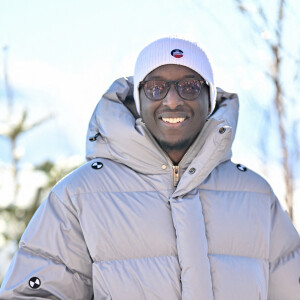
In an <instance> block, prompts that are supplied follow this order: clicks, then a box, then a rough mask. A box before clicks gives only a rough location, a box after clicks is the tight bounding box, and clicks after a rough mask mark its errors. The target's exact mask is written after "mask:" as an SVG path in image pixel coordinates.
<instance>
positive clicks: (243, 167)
mask: <svg viewBox="0 0 300 300" xmlns="http://www.w3.org/2000/svg"><path fill="white" fill-rule="evenodd" d="M236 167H237V168H238V170H240V171H241V172H246V171H247V168H246V167H245V166H243V165H241V164H237V165H236Z"/></svg>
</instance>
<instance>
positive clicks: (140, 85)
mask: <svg viewBox="0 0 300 300" xmlns="http://www.w3.org/2000/svg"><path fill="white" fill-rule="evenodd" d="M189 79H190V80H197V81H199V82H200V89H199V93H197V95H196V96H195V97H193V98H189V99H188V98H184V97H182V96H181V95H180V93H179V91H178V83H179V82H180V81H183V80H189ZM150 81H163V82H165V84H166V86H167V92H166V94H165V95H164V96H163V97H161V98H158V99H155V98H150V97H148V95H147V93H146V91H145V85H146V84H147V83H148V82H150ZM204 83H205V84H206V85H207V86H208V83H207V81H206V80H201V79H197V78H183V79H179V80H171V81H165V80H162V79H151V80H146V81H141V82H140V83H139V88H141V87H142V88H143V90H144V93H145V96H146V97H147V98H148V99H149V100H151V101H161V100H163V99H164V98H165V97H166V96H167V95H168V93H169V91H170V88H171V85H172V84H173V85H174V86H175V90H176V92H177V94H178V96H179V97H180V98H182V99H184V100H187V101H193V100H195V99H196V98H197V97H198V96H199V95H200V93H201V90H202V85H203V84H204Z"/></svg>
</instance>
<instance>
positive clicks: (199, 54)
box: [134, 37, 216, 114]
mask: <svg viewBox="0 0 300 300" xmlns="http://www.w3.org/2000/svg"><path fill="white" fill-rule="evenodd" d="M168 64H175V65H182V66H186V67H188V68H190V69H192V70H194V71H195V72H197V73H198V74H200V75H201V76H202V77H203V79H205V80H206V81H207V83H208V84H209V93H210V112H209V113H210V114H211V113H212V111H213V110H214V107H215V100H216V88H215V85H214V76H213V71H212V68H211V65H210V62H209V59H208V57H207V55H206V53H205V52H204V51H203V49H201V48H200V47H199V46H198V45H197V44H196V43H193V42H190V41H187V40H184V39H179V38H172V37H167V38H162V39H159V40H156V41H154V42H152V43H151V44H149V45H148V46H146V47H145V48H144V49H143V50H142V51H141V53H140V54H139V56H138V58H137V60H136V64H135V68H134V101H135V105H136V108H137V111H138V113H139V114H140V95H139V83H140V82H141V81H143V80H144V78H145V77H146V76H147V75H148V74H149V73H150V72H151V71H153V70H154V69H156V68H158V67H159V66H162V65H168Z"/></svg>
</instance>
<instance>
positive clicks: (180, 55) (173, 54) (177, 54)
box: [171, 49, 183, 58]
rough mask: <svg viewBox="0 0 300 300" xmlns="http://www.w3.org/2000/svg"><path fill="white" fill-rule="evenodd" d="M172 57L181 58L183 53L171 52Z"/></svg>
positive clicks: (176, 50) (175, 50)
mask: <svg viewBox="0 0 300 300" xmlns="http://www.w3.org/2000/svg"><path fill="white" fill-rule="evenodd" d="M171 55H172V56H173V57H175V58H181V57H182V56H183V51H182V50H180V49H174V50H172V51H171Z"/></svg>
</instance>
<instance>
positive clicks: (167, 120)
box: [162, 118, 185, 124]
mask: <svg viewBox="0 0 300 300" xmlns="http://www.w3.org/2000/svg"><path fill="white" fill-rule="evenodd" d="M162 120H163V121H164V122H167V123H171V124H175V123H181V122H183V121H184V120H185V118H162Z"/></svg>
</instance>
